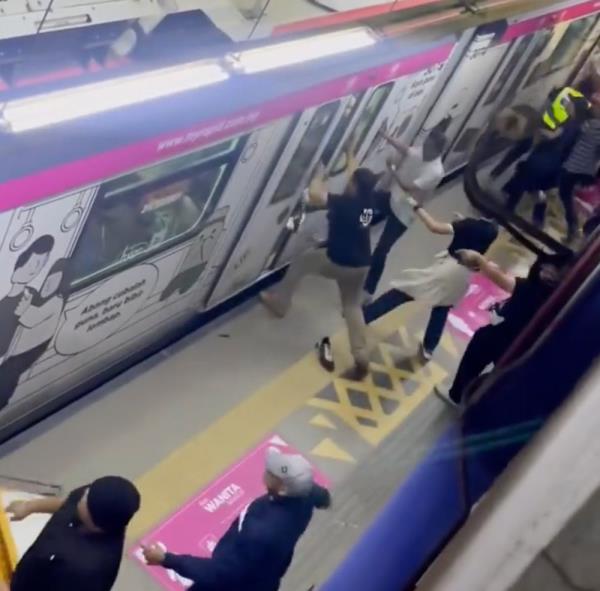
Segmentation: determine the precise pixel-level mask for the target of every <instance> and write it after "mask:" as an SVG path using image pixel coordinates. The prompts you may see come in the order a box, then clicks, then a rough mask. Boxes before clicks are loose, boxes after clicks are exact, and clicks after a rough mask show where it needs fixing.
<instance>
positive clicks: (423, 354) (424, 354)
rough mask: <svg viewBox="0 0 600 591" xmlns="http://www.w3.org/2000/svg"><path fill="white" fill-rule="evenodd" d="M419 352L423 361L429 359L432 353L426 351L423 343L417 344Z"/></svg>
mask: <svg viewBox="0 0 600 591" xmlns="http://www.w3.org/2000/svg"><path fill="white" fill-rule="evenodd" d="M419 353H420V354H421V357H422V358H423V359H424V360H425V361H431V358H432V357H433V353H432V352H431V351H428V350H427V349H426V348H425V345H424V344H423V343H421V344H420V345H419Z"/></svg>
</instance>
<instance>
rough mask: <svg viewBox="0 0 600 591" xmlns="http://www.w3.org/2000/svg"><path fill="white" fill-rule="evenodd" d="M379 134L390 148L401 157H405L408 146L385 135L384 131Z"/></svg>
mask: <svg viewBox="0 0 600 591" xmlns="http://www.w3.org/2000/svg"><path fill="white" fill-rule="evenodd" d="M380 133H381V137H383V139H385V141H386V142H387V143H388V144H390V146H392V148H394V149H395V150H396V151H397V152H398V153H399V154H400V155H401V156H406V153H407V152H408V146H407V145H406V144H405V143H403V142H401V141H400V140H397V139H396V138H394V137H392V136H391V135H389V134H387V133H386V132H385V131H382V132H380Z"/></svg>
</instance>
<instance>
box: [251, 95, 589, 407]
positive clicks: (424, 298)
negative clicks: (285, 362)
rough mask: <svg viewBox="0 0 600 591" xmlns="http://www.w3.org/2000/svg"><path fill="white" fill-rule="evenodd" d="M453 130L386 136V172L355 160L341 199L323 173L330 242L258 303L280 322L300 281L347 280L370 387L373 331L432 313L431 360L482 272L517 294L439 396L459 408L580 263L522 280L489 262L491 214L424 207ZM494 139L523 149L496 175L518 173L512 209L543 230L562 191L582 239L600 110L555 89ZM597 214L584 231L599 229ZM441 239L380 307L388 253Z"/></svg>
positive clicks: (560, 261) (349, 316)
mask: <svg viewBox="0 0 600 591" xmlns="http://www.w3.org/2000/svg"><path fill="white" fill-rule="evenodd" d="M444 127H445V126H444V125H442V124H441V125H440V126H437V127H435V128H434V129H433V130H431V131H430V133H429V134H428V136H427V137H426V138H425V139H424V141H423V143H422V145H420V146H406V145H404V144H403V143H402V142H401V141H399V140H398V139H397V138H394V137H392V136H390V135H389V134H388V133H386V131H381V132H380V135H381V137H382V139H383V140H385V141H386V142H387V143H388V144H389V146H390V154H389V156H388V158H387V163H386V164H387V171H386V173H384V174H383V175H375V174H373V172H372V171H370V170H369V169H368V168H364V167H362V168H361V167H360V166H359V164H358V163H357V162H356V161H355V160H354V159H353V158H352V152H350V153H349V154H348V157H347V160H348V162H349V163H350V164H349V166H348V169H347V173H348V184H347V186H346V189H345V191H344V193H343V194H342V195H333V194H330V193H329V192H328V190H327V179H325V178H324V171H323V169H322V168H321V169H320V170H319V171H318V174H317V175H316V176H315V178H314V179H313V181H312V182H311V184H310V188H309V190H308V194H307V202H308V205H309V206H310V207H311V208H320V209H326V210H327V212H328V224H329V233H328V239H327V240H326V242H325V243H324V244H321V245H320V246H319V247H318V248H315V249H313V250H309V251H307V252H305V253H304V254H302V255H301V256H300V257H299V258H297V259H296V260H295V261H293V262H292V263H291V265H290V268H289V270H288V272H287V275H286V276H285V277H284V279H283V281H282V282H281V283H280V284H279V285H278V286H276V287H275V288H274V289H272V290H271V291H267V292H263V293H262V294H261V295H260V299H261V301H262V303H263V304H264V305H265V306H266V307H267V308H268V309H269V310H270V311H271V312H272V313H273V314H275V315H276V316H278V317H283V316H285V315H286V314H287V312H288V311H289V309H290V306H291V303H292V299H293V295H294V293H295V291H296V289H297V287H298V286H299V284H300V282H301V280H302V279H303V278H304V277H305V276H306V275H309V274H316V275H322V276H324V277H327V278H329V279H332V280H334V281H336V282H337V284H338V287H339V290H340V294H341V300H342V314H343V317H344V319H345V322H346V325H347V329H348V333H349V338H350V348H351V352H352V355H353V358H354V368H353V369H352V371H351V372H349V373H348V374H346V377H348V378H349V379H353V380H358V381H361V380H364V379H365V378H366V377H367V376H368V374H369V350H368V345H367V342H368V340H367V325H368V324H369V323H371V322H372V321H374V320H375V319H377V318H379V317H381V316H382V315H384V314H385V313H387V312H389V311H390V310H392V309H394V308H397V307H399V306H401V305H403V304H405V303H407V302H411V301H413V300H417V301H421V302H423V303H425V304H426V305H427V306H429V307H430V308H431V314H430V317H429V322H428V324H427V327H426V330H425V335H424V339H423V342H422V343H421V344H420V355H421V357H422V358H423V360H424V361H428V360H429V359H431V357H432V355H433V352H434V350H435V349H436V347H437V345H438V344H439V342H440V339H441V337H442V334H443V331H444V326H445V324H446V320H447V317H448V314H449V313H450V311H451V310H452V308H453V307H454V306H456V305H457V304H458V303H459V302H460V301H461V300H462V299H463V298H464V296H465V295H466V293H467V291H468V289H469V283H470V278H471V275H472V273H473V272H479V273H482V274H483V275H485V276H486V277H487V278H488V279H489V280H491V281H492V282H493V283H495V284H496V285H498V286H499V287H500V288H501V289H503V290H504V291H506V292H507V293H509V294H510V298H509V299H508V300H507V301H506V302H505V303H504V305H503V306H500V307H499V308H498V309H497V310H496V313H495V315H494V319H495V321H494V323H493V324H490V325H489V326H485V327H483V328H482V329H481V330H479V331H477V333H476V334H475V336H474V338H473V340H472V341H471V343H470V344H469V347H468V348H467V350H466V352H465V355H464V357H463V359H462V361H461V363H460V366H459V369H458V373H457V375H456V378H455V380H454V383H453V384H452V386H451V388H450V390H449V392H448V393H447V394H446V393H445V392H443V391H441V389H438V390H437V393H438V395H439V396H440V397H441V398H442V399H443V400H444V401H445V402H447V403H448V404H451V405H455V406H456V405H460V404H461V403H462V402H464V394H465V392H467V390H468V388H469V386H470V385H471V384H472V383H473V382H474V381H475V380H476V378H477V377H478V376H479V374H480V373H481V372H482V371H483V370H484V369H485V368H486V367H488V366H489V365H490V364H494V363H496V362H497V361H498V360H499V359H500V357H501V356H502V355H503V353H504V352H505V351H506V350H507V348H508V346H509V345H510V343H511V342H512V341H513V340H514V337H515V336H516V335H517V334H518V333H519V331H520V330H521V329H522V328H524V326H525V324H526V323H527V321H528V320H529V319H530V318H531V317H532V316H533V315H534V313H535V312H536V311H537V310H538V309H539V308H540V306H541V304H542V303H543V302H544V301H545V299H547V297H548V295H549V293H550V292H551V290H552V289H554V287H556V285H557V283H558V281H559V279H560V277H561V276H562V275H563V273H564V271H565V269H566V268H568V266H569V264H570V259H568V258H567V259H565V258H564V257H563V258H560V257H559V258H557V257H551V256H548V257H540V258H539V259H538V262H537V263H536V264H535V265H534V266H533V267H532V269H531V270H530V273H529V275H528V277H526V278H514V277H511V276H509V275H508V274H507V273H505V272H504V271H502V270H501V269H500V268H499V267H497V266H496V265H495V264H494V263H492V262H490V261H489V260H488V259H487V258H486V256H485V255H486V253H487V251H488V249H489V248H490V246H491V245H492V243H493V242H494V241H495V240H496V238H497V236H498V227H497V225H496V223H495V222H494V221H493V220H491V219H486V218H485V217H469V218H464V217H462V216H457V218H456V219H454V220H452V221H449V220H438V219H436V218H435V217H434V216H433V215H432V214H431V213H430V212H429V211H427V209H426V207H425V206H426V203H427V202H428V201H429V200H430V199H431V197H432V196H433V195H434V194H435V189H436V188H437V186H438V185H439V183H440V182H441V180H442V179H443V177H444V174H445V173H444V166H443V161H442V156H443V154H444V152H445V148H446V145H447V140H446V137H445V135H444ZM493 128H494V131H495V133H496V137H498V136H500V137H503V138H505V139H510V140H512V141H513V146H512V147H511V149H510V150H508V151H507V153H506V154H505V156H504V157H503V158H502V159H501V160H500V162H499V163H498V164H497V165H496V166H495V167H494V169H493V170H492V172H491V177H492V178H493V179H495V178H498V177H500V176H501V175H502V174H504V173H506V172H508V171H509V169H512V168H513V165H515V164H516V166H514V170H513V172H512V174H511V177H510V179H509V180H508V181H507V182H506V183H505V184H504V185H503V192H504V194H505V196H506V207H507V208H508V209H509V210H514V209H515V208H516V207H517V205H518V203H519V201H520V200H521V199H522V197H523V196H524V195H525V194H526V193H529V194H533V195H534V197H535V198H536V199H537V202H536V204H535V207H534V220H535V221H536V223H538V224H539V225H543V223H544V218H545V210H546V203H547V197H546V192H547V191H549V190H551V189H557V190H558V194H559V197H560V201H561V202H562V205H563V208H564V213H565V222H566V236H565V240H566V241H567V242H569V243H571V242H573V241H574V239H575V238H576V236H577V235H578V234H579V232H580V228H579V221H578V219H577V215H576V212H575V205H574V193H575V190H576V189H577V188H578V187H583V186H586V185H588V184H590V183H594V182H596V179H597V177H598V174H597V171H598V165H599V162H600V102H596V101H590V100H588V98H586V96H584V94H583V93H582V92H581V91H580V90H577V89H575V88H571V87H566V88H563V89H559V90H554V91H553V92H552V93H550V95H549V97H548V102H547V105H546V106H545V107H544V110H543V111H542V112H540V111H536V110H535V109H533V108H531V107H529V106H526V105H522V106H519V105H517V106H515V107H511V108H509V109H506V110H504V111H502V112H500V113H499V114H498V116H497V117H496V120H495V122H494V125H493ZM598 218H599V216H596V217H594V216H592V218H591V221H588V222H587V223H586V224H585V226H584V231H586V232H589V231H590V230H591V229H593V228H594V227H596V225H598V224H597V222H594V221H593V220H594V219H598ZM415 220H417V221H418V222H420V223H422V224H424V226H425V227H426V229H427V230H428V231H429V232H431V233H432V234H438V235H447V236H448V238H449V241H450V242H449V244H448V247H447V249H446V250H445V251H444V252H443V253H441V254H440V255H438V256H437V257H436V260H435V261H434V262H433V263H432V264H431V265H430V266H428V267H426V268H421V269H406V270H404V271H403V272H402V273H400V275H399V276H398V277H397V278H396V279H394V280H393V281H391V283H390V287H391V289H389V290H386V291H385V292H384V293H383V294H382V295H380V296H379V297H377V298H375V299H374V295H375V292H376V290H377V288H378V285H379V282H380V279H381V277H382V275H383V272H384V269H385V266H386V260H387V257H388V254H389V252H390V251H391V249H392V248H393V246H394V245H395V243H396V242H397V241H398V239H399V238H400V237H401V236H402V234H403V233H404V232H405V231H406V229H407V228H408V227H409V226H410V225H411V224H412V223H413V222H414V221H415ZM376 222H379V223H381V222H383V223H384V224H385V225H384V228H383V232H382V233H381V236H380V238H379V242H378V243H377V245H376V246H375V248H374V249H373V250H372V249H371V242H370V234H371V226H372V225H374V224H375V223H376ZM318 357H319V361H320V363H321V365H322V366H323V367H324V368H325V369H326V370H327V371H329V372H333V371H335V367H336V364H335V359H334V356H333V352H332V349H331V340H330V338H329V337H325V338H323V339H322V340H321V341H320V343H319V344H318Z"/></svg>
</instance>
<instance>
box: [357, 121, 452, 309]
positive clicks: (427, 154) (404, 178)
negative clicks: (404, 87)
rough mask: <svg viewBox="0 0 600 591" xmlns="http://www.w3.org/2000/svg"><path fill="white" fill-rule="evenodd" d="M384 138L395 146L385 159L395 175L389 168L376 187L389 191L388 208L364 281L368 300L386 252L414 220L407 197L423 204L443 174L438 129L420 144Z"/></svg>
mask: <svg viewBox="0 0 600 591" xmlns="http://www.w3.org/2000/svg"><path fill="white" fill-rule="evenodd" d="M383 137H384V138H385V139H386V140H387V141H388V143H389V144H390V145H391V146H392V148H393V149H394V154H393V155H392V156H390V157H389V158H388V165H389V168H390V169H393V170H394V171H395V175H393V174H392V172H391V170H390V171H388V172H387V173H386V174H384V176H383V178H382V179H381V180H380V182H379V186H378V187H377V188H378V189H379V191H381V190H385V191H389V193H390V197H389V210H388V211H386V212H384V213H385V214H386V218H387V220H386V224H385V228H384V230H383V233H382V235H381V238H380V239H379V242H378V244H377V246H376V247H375V250H374V252H373V258H372V262H371V268H370V269H369V274H368V276H367V279H366V282H365V291H366V292H367V299H368V300H369V299H371V298H372V296H373V295H374V294H375V291H376V289H377V285H378V284H379V281H380V280H381V276H382V275H383V270H384V268H385V262H386V260H387V256H388V254H389V252H390V251H391V249H392V247H393V246H394V244H395V243H396V242H397V241H398V239H399V238H400V236H402V234H404V232H405V231H406V229H407V227H408V226H409V225H410V224H411V223H412V221H413V219H414V212H413V209H412V207H411V206H410V205H409V204H408V202H407V200H406V197H407V196H409V195H410V196H411V197H413V198H415V199H417V200H418V201H419V202H420V203H425V202H426V201H428V200H429V199H430V198H431V197H432V196H433V192H434V190H435V189H436V187H437V186H438V185H439V184H440V182H441V181H442V179H443V178H444V174H445V172H444V165H443V163H442V154H443V152H444V148H445V147H446V143H447V140H446V136H445V135H444V133H443V131H441V129H439V128H434V129H433V130H432V131H431V132H430V133H429V135H428V136H427V138H426V139H425V141H424V142H423V145H422V146H406V145H405V144H403V143H402V142H400V141H398V140H397V139H395V138H393V137H391V136H389V135H387V134H385V133H383ZM394 176H395V178H394ZM394 181H396V182H394Z"/></svg>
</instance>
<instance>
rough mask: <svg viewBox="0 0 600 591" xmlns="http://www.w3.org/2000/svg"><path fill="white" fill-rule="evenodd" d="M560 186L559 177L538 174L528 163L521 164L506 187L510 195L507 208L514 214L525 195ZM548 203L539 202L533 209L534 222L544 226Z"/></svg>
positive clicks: (505, 189)
mask: <svg viewBox="0 0 600 591" xmlns="http://www.w3.org/2000/svg"><path fill="white" fill-rule="evenodd" d="M557 184H558V178H557V175H551V174H548V173H544V174H540V173H538V174H536V173H535V171H534V170H532V169H531V168H530V167H528V166H527V163H526V162H523V163H521V164H519V165H518V166H517V168H516V170H515V174H514V175H513V176H512V178H511V179H510V180H509V181H508V182H507V183H506V184H505V185H504V187H503V191H504V192H505V193H506V194H507V195H508V200H507V201H506V207H507V209H509V210H510V211H511V212H514V211H515V209H516V208H517V206H518V205H519V202H520V201H521V199H522V198H523V195H524V194H525V193H529V192H533V191H548V190H550V189H553V188H554V187H556V186H557ZM546 207H547V204H546V202H545V201H544V202H542V203H540V202H538V203H536V204H535V206H534V208H533V221H534V222H535V223H536V224H537V225H539V226H543V225H544V221H545V219H546Z"/></svg>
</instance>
